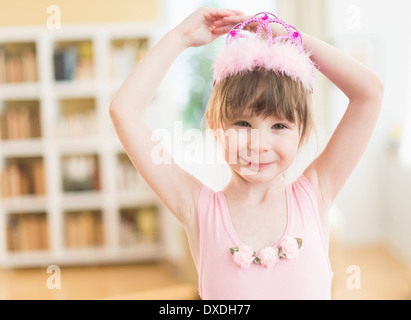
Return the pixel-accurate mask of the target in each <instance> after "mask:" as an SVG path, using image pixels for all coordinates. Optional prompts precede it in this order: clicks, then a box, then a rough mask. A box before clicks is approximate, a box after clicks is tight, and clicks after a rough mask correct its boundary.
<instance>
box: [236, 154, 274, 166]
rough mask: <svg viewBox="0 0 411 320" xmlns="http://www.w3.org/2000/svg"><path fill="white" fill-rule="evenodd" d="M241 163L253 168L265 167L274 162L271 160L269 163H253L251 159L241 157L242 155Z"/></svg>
mask: <svg viewBox="0 0 411 320" xmlns="http://www.w3.org/2000/svg"><path fill="white" fill-rule="evenodd" d="M240 163H241V164H243V165H245V166H247V167H249V168H252V169H263V168H265V167H267V166H269V165H270V164H273V162H269V163H253V162H250V161H246V160H244V159H243V158H241V157H240Z"/></svg>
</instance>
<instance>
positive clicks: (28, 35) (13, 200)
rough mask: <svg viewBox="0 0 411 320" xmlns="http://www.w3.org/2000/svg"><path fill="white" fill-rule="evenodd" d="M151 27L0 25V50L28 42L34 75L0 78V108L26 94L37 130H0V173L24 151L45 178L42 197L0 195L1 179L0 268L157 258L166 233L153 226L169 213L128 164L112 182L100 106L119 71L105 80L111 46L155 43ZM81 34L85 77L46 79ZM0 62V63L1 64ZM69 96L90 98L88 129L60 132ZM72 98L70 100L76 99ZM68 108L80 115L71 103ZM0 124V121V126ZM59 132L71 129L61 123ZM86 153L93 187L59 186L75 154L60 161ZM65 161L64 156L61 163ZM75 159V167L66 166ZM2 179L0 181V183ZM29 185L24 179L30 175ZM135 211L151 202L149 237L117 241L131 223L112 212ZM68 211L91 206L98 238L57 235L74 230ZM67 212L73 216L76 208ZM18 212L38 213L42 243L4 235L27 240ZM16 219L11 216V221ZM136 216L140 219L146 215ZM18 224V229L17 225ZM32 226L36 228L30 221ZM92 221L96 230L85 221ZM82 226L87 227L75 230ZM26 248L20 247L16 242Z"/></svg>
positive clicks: (119, 154)
mask: <svg viewBox="0 0 411 320" xmlns="http://www.w3.org/2000/svg"><path fill="white" fill-rule="evenodd" d="M159 34H161V32H159V31H158V29H157V27H156V25H154V24H150V23H144V24H103V25H71V26H63V28H62V29H60V30H48V29H47V28H46V27H42V26H34V27H24V28H23V27H22V28H3V29H0V48H1V47H3V52H4V51H7V50H8V49H7V48H9V47H10V46H13V45H17V46H18V45H19V44H22V43H29V44H30V46H32V47H33V48H35V61H36V68H37V81H29V82H26V81H19V82H13V83H10V82H7V79H3V82H1V81H0V112H3V113H4V112H5V110H6V109H7V106H8V105H10V104H12V103H20V104H21V105H24V104H25V103H27V101H34V102H38V105H39V108H38V110H39V118H40V129H41V136H40V137H35V138H19V139H5V138H4V137H2V139H1V140H0V172H2V174H3V172H4V171H6V170H7V168H8V165H9V166H12V165H10V163H14V162H15V163H19V161H22V162H24V161H28V160H27V159H34V158H35V159H41V161H42V162H43V172H44V184H45V187H44V188H45V192H44V194H37V193H35V194H33V193H31V194H27V193H24V192H22V194H17V195H13V196H10V195H4V192H3V191H2V190H1V188H4V189H6V187H4V186H5V185H4V184H3V182H2V184H1V185H0V191H2V192H1V203H0V265H1V266H4V267H30V266H46V265H50V264H57V265H78V264H98V263H112V262H113V263H114V262H135V261H146V260H158V259H162V258H163V257H164V254H165V242H166V241H165V239H164V234H167V232H165V233H164V232H163V231H164V227H165V225H166V224H167V225H169V224H168V223H167V222H165V221H164V216H165V215H169V213H168V212H167V208H166V207H165V206H164V205H163V204H162V203H161V202H160V201H159V199H158V198H157V196H156V195H155V193H154V192H153V191H152V190H151V189H150V188H149V186H148V185H147V184H146V182H145V181H144V180H143V178H142V177H141V176H139V175H138V172H137V171H135V174H136V177H131V178H130V177H128V178H127V179H126V178H124V177H123V180H127V181H128V182H127V185H128V187H126V188H122V187H119V179H120V178H119V175H120V173H119V166H120V163H119V162H121V161H124V159H125V158H126V155H125V152H124V150H123V148H122V146H121V144H120V142H119V141H118V139H117V137H116V134H115V132H114V129H113V127H112V123H111V120H110V117H109V113H108V107H109V104H110V101H111V99H112V97H113V95H114V93H115V92H116V91H117V89H118V88H119V86H120V85H121V83H122V79H121V78H117V79H116V78H115V77H113V73H112V62H113V60H112V57H113V55H112V52H113V51H112V50H113V48H114V47H116V48H118V46H121V44H122V43H129V45H130V47H131V46H132V45H133V43H136V41H137V40H138V41H141V39H146V41H147V42H146V45H147V48H149V47H150V46H152V45H153V44H154V43H155V42H156V41H157V40H158V39H156V36H157V37H158V35H159ZM82 41H83V42H84V41H86V42H88V43H89V44H90V45H91V46H89V48H91V49H92V70H93V73H92V74H93V76H92V78H90V79H81V80H78V79H77V80H76V79H74V80H59V81H57V80H55V73H54V71H55V68H54V64H55V62H54V54H55V52H56V51H57V50H58V48H60V47H61V46H62V45H64V44H67V43H71V44H73V43H74V44H78V43H79V42H82ZM125 51H126V53H122V52H121V50H119V51H118V52H117V53H118V55H120V56H121V54H130V52H127V50H125ZM123 60H124V57H123ZM120 62H121V60H120ZM0 63H1V61H0ZM0 68H2V66H1V65H0ZM118 68H119V67H118ZM120 68H122V70H123V71H122V72H123V74H124V70H125V69H126V68H127V66H124V65H123V66H121V67H120ZM0 71H1V70H0ZM83 71H84V70H83ZM129 71H131V70H129ZM4 80H6V82H4ZM161 94H162V93H161V90H160V91H159V92H158V93H157V96H156V98H155V99H154V101H153V105H152V106H150V109H152V110H151V113H148V115H147V122H148V124H149V125H151V126H154V127H155V126H156V118H155V117H151V116H150V114H155V113H156V108H157V107H156V101H157V102H158V101H161ZM79 101H83V102H84V103H88V102H90V101H92V104H90V105H92V106H91V107H86V108H85V109H84V110H86V109H87V108H88V110H91V111H92V113H93V112H94V114H95V118H94V120H93V121H94V122H93V124H92V125H93V126H95V130H94V131H93V132H95V133H94V134H88V133H86V134H85V133H84V132H83V133H81V134H80V135H75V136H74V137H71V136H70V134H69V135H68V136H65V135H64V134H63V135H62V134H61V131H62V129H61V126H62V124H61V122H60V120H61V118H62V114H64V113H66V115H67V112H71V111H70V108H73V109H75V108H76V107H73V106H75V105H76V102H79ZM83 102H81V103H83ZM81 103H80V102H79V103H78V104H79V105H81ZM80 109H81V108H80ZM67 110H69V111H67ZM78 112H79V113H81V110H80V111H78ZM163 114H164V112H163ZM75 116H77V115H74V116H73V118H72V119H69V120H67V119H64V121H66V120H67V122H66V123H65V124H64V125H66V126H67V127H68V128H69V127H70V126H75V125H76V121H77V122H78V121H82V120H78V119H75ZM88 121H89V120H88ZM9 123H10V122H7V125H8V124H9ZM73 123H74V124H73ZM80 123H81V122H80ZM85 123H86V125H87V124H90V122H85ZM0 125H1V124H0ZM83 128H84V127H83ZM70 130H71V131H70ZM63 132H64V131H63ZM68 132H74V131H73V129H69V131H68ZM87 155H90V156H92V157H93V159H94V160H95V161H94V162H95V163H94V165H95V167H96V168H97V174H96V175H95V176H96V177H98V179H97V180H98V183H96V184H98V188H96V189H93V188H91V189H87V188H85V189H81V188H80V189H76V190H64V188H63V187H64V183H63V177H62V176H63V175H65V174H67V172H66V171H64V170H66V169H65V168H66V167H65V165H66V164H65V162H64V161H63V159H66V158H68V157H71V158H70V159H77V160H78V159H80V160H78V161H77V163H75V161H76V160H73V161H72V162H73V163H74V164H73V163H70V164H69V165H67V166H68V167H70V166H71V167H73V166H74V169H70V170H71V171H70V172H71V174H73V173H76V172H77V173H78V172H79V171H81V170H82V169H81V168H84V164H81V163H80V162H81V159H83V158H86V156H87ZM75 157H77V158H75ZM67 161H68V162H70V160H67ZM79 161H80V162H79ZM79 163H80V164H79ZM123 164H124V163H123ZM76 165H77V166H78V167H75V166H76ZM16 166H19V165H16ZM71 167H70V168H71ZM89 167H90V165H89ZM19 168H20V167H19ZM76 168H77V170H76ZM33 170H34V169H33ZM122 170H123V169H122ZM127 170H128V171H127V172H128V173H127V174H129V172H130V170H129V168H128V169H127ZM10 176H11V175H10ZM120 176H121V175H120ZM7 177H9V176H7ZM71 178H72V177H70V179H71ZM7 179H9V180H10V179H11V178H7ZM7 179H6V180H5V181H9V180H7ZM21 179H23V178H21ZM70 179H69V180H70ZM130 179H131V180H133V179H136V182H135V183H134V182H133V181H134V180H133V181H131V182H130ZM31 183H32V184H33V182H31ZM123 183H124V182H123ZM130 186H131V187H130ZM77 188H78V186H77ZM144 208H154V209H155V212H156V213H155V215H154V217H155V220H154V221H155V222H154V224H155V230H156V231H155V236H150V239H151V240H150V241H147V239H146V240H144V241H140V240H134V241H132V242H130V243H124V238H126V239H128V238H127V237H125V235H124V234H122V233H124V232H125V231H124V230H125V228H126V227H127V228H128V229H130V228H131V227H130V226H126V227H125V226H124V225H123V224H124V221H123V220H122V218H121V216H122V214H121V212H122V211H124V210H128V209H130V210H135V212H136V215H135V218H136V217H137V218H136V219H137V220H138V219H140V218H138V217H140V216H138V215H139V212H140V211H138V210H141V209H144ZM70 212H77V215H80V212H94V213H96V216H95V217H94V218H95V219H94V218H93V217H91V218H90V219H91V220H90V221H93V219H94V221H93V223H96V222H97V221H99V219H100V221H101V226H100V227H99V229H98V236H99V237H100V238H99V239H100V240H99V241H101V242H99V243H97V242H96V243H92V242H91V244H89V243H90V242H87V244H85V243H86V242H84V243H83V244H80V245H79V246H70V245H68V243H70V242H69V241H68V240H67V237H68V236H67V234H68V233H70V232H72V233H73V234H78V233H79V232H80V231H78V230H77V229H73V228H74V227H72V225H71V224H70V228H71V229H70V230H68V228H69V227H68V221H69V218H67V217H68V215H70ZM72 215H73V216H76V214H72ZM90 215H92V214H90ZM27 217H30V219H31V220H33V221H40V220H42V218H43V217H44V218H45V220H46V229H40V232H41V230H44V232H43V234H44V233H46V240H48V245H47V246H45V247H42V248H40V249H37V247H36V246H34V244H33V242H34V240H29V244H27V243H26V244H25V245H24V246H21V247H19V246H17V245H15V243H14V242H13V241H11V240H10V239H18V240H16V243H19V241H20V242H22V240H21V239H19V236H20V237H23V238H24V237H25V239H26V238H27V236H28V235H27V234H25V235H24V230H28V229H24V228H23V224H24V223H21V226H20V225H19V223H20V222H19V221H23V220H24V218H27ZM36 217H37V218H38V217H40V218H39V219H37V218H36ZM96 217H98V218H96ZM148 217H149V215H148ZM20 218H21V220H19V219H20ZM30 219H28V220H30ZM36 219H37V220H36ZM151 219H152V218H151ZM166 219H167V218H166ZM74 220H75V219H74V218H73V221H74ZM70 221H71V220H70ZM151 221H153V219H152V220H151ZM70 223H71V222H70ZM76 223H78V222H76ZM136 223H137V222H136ZM145 223H146V225H147V222H145ZM73 225H74V224H73ZM16 226H17V227H16ZM13 228H14V229H13ZM19 228H20V229H19ZM25 228H28V227H26V226H25ZM36 228H37V229H36V230H37V231H38V230H39V229H38V227H36ZM93 228H97V227H95V226H93ZM127 228H126V229H127ZM128 229H127V230H128ZM146 229H147V227H146ZM10 230H14V231H10ZM16 230H17V231H16ZM73 230H76V231H73ZM82 230H83V231H84V230H89V229H84V228H83V229H82ZM96 230H97V229H96ZM30 232H33V231H30ZM75 232H77V233H75ZM133 232H135V231H133ZM22 234H23V235H22ZM84 236H87V235H84V234H83V235H81V237H84ZM88 236H90V234H89V235H88ZM13 237H16V238H13ZM47 238H48V239H47ZM129 238H130V237H129ZM131 238H132V237H131ZM134 238H135V237H134ZM101 239H102V240H101ZM121 239H123V240H121ZM137 239H138V237H137ZM153 239H154V240H153ZM26 241H27V239H26ZM30 241H33V242H30ZM90 241H91V240H90ZM11 243H14V247H13V248H11ZM27 246H28V247H29V249H27V248H26V247H27ZM39 246H40V245H39ZM16 248H17V249H16ZM33 248H34V249H33Z"/></svg>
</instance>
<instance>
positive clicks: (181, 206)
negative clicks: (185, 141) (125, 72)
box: [110, 8, 240, 226]
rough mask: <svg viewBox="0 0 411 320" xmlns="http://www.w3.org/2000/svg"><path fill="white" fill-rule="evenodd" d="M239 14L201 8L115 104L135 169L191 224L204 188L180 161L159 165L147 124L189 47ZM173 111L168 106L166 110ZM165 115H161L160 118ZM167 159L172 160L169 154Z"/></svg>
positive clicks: (132, 77) (153, 54) (152, 55)
mask: <svg viewBox="0 0 411 320" xmlns="http://www.w3.org/2000/svg"><path fill="white" fill-rule="evenodd" d="M236 14H240V12H238V11H232V10H223V9H206V8H201V9H199V10H197V11H195V12H194V13H193V14H191V15H190V16H188V17H187V18H186V19H185V20H184V21H183V22H182V23H181V24H179V25H178V26H177V27H175V28H174V29H172V30H171V31H169V32H167V34H166V35H165V36H164V37H163V38H162V39H161V40H160V41H159V42H158V43H157V44H156V45H155V46H154V47H153V48H152V49H151V50H149V52H148V53H147V54H146V55H145V57H144V58H143V59H142V60H141V61H140V62H139V63H138V64H137V65H136V66H135V67H134V69H133V70H132V71H131V73H130V74H129V76H128V77H127V79H126V80H125V82H124V83H123V84H122V86H121V87H120V89H119V90H118V92H117V93H116V94H115V96H114V98H113V100H112V102H111V104H110V117H111V119H112V122H113V124H114V127H115V129H116V132H117V135H118V137H119V139H120V141H121V143H122V145H123V147H124V149H125V150H126V152H127V154H128V156H129V158H130V160H131V161H132V163H133V164H134V166H135V168H136V169H137V170H138V171H139V173H140V174H141V175H142V177H143V178H144V180H145V181H146V182H147V183H148V184H149V185H150V187H151V188H152V189H153V190H154V192H155V193H156V194H157V195H158V196H159V198H160V199H161V200H162V201H163V203H164V204H165V205H166V206H167V207H168V208H169V209H170V211H171V212H172V213H173V214H174V215H175V216H176V217H177V218H178V219H179V220H180V221H181V222H182V223H183V224H184V225H185V226H187V224H188V223H191V221H190V220H192V219H190V217H191V216H192V213H193V212H195V209H196V204H197V203H196V201H197V198H198V194H199V192H200V187H201V183H200V182H199V181H198V180H197V179H195V178H194V177H193V176H191V175H190V174H189V173H188V172H186V171H185V170H183V169H182V168H181V167H179V166H178V165H177V164H176V163H174V161H172V162H173V163H170V164H156V163H154V162H153V161H152V159H151V153H152V149H153V147H158V142H157V141H153V140H152V132H151V130H150V129H149V127H148V126H147V125H146V123H145V122H144V113H145V111H146V109H147V107H148V106H149V105H150V103H151V100H152V98H153V96H154V94H155V93H156V91H157V89H158V87H159V85H160V83H161V81H162V79H163V78H164V76H165V74H166V73H167V71H168V70H169V68H170V67H171V65H172V64H173V62H174V61H175V59H176V58H177V57H178V55H179V54H180V53H181V52H182V51H183V50H185V49H186V48H188V47H192V46H201V45H205V44H207V43H210V42H211V41H213V40H214V39H215V38H217V37H219V36H220V35H222V34H224V33H226V32H227V31H228V30H229V29H228V30H227V28H228V27H226V26H224V25H223V26H219V27H218V28H216V27H215V25H214V23H215V22H216V21H218V20H221V19H222V18H223V17H225V16H229V15H236ZM164 107H167V106H164ZM160 116H161V115H160ZM162 151H163V156H164V157H165V158H166V157H167V156H168V158H169V159H171V160H172V158H171V157H170V155H169V154H167V150H166V149H165V148H163V149H162Z"/></svg>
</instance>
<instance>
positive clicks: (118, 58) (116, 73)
mask: <svg viewBox="0 0 411 320" xmlns="http://www.w3.org/2000/svg"><path fill="white" fill-rule="evenodd" d="M147 51H148V39H147V38H146V37H141V38H118V39H113V40H111V79H112V80H113V82H122V81H124V80H125V79H126V77H127V76H128V75H129V73H130V72H131V71H132V69H133V68H134V66H135V65H136V64H137V62H139V61H140V60H141V59H142V58H143V57H144V55H145V54H146V53H147Z"/></svg>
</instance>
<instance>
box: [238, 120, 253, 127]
mask: <svg viewBox="0 0 411 320" xmlns="http://www.w3.org/2000/svg"><path fill="white" fill-rule="evenodd" d="M235 125H236V126H240V127H247V126H250V124H249V123H248V122H247V121H238V122H236V123H235Z"/></svg>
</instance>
